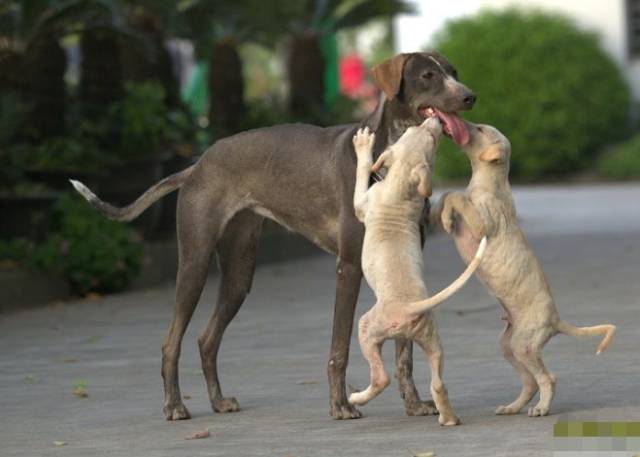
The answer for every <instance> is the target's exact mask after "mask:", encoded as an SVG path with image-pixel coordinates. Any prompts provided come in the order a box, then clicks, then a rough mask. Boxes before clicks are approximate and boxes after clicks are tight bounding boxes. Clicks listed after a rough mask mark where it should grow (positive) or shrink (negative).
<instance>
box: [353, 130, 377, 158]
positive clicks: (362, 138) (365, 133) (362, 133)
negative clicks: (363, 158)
mask: <svg viewBox="0 0 640 457" xmlns="http://www.w3.org/2000/svg"><path fill="white" fill-rule="evenodd" d="M375 141H376V134H375V133H373V132H372V131H370V130H369V127H365V128H361V129H358V131H357V132H356V134H355V135H354V136H353V147H354V148H355V150H356V154H358V155H370V154H371V150H372V149H373V143H375Z"/></svg>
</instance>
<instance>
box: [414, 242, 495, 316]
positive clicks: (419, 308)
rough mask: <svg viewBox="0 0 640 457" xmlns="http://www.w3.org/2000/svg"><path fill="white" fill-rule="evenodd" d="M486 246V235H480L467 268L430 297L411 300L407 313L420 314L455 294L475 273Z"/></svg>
mask: <svg viewBox="0 0 640 457" xmlns="http://www.w3.org/2000/svg"><path fill="white" fill-rule="evenodd" d="M486 248H487V237H486V236H484V237H482V241H480V245H479V246H478V250H477V251H476V255H475V257H474V258H473V260H472V261H471V262H470V263H469V265H467V268H466V269H465V270H464V271H463V272H462V274H461V275H460V276H458V278H457V279H456V280H455V281H453V282H452V283H451V284H449V285H448V286H447V287H446V288H444V289H442V290H441V291H440V292H438V293H437V294H435V295H434V296H432V297H429V298H427V299H425V300H420V301H417V302H413V303H410V304H409V309H408V311H409V313H411V314H422V313H424V312H426V311H428V310H430V309H431V308H434V307H436V306H437V305H439V304H440V303H442V302H443V301H445V300H446V299H447V298H449V297H451V296H452V295H453V294H455V293H456V292H457V291H458V290H460V288H462V286H464V284H465V283H466V282H467V281H468V280H469V278H470V277H471V275H473V273H475V271H476V270H477V269H478V266H479V265H480V262H481V261H482V257H483V256H484V251H485V249H486Z"/></svg>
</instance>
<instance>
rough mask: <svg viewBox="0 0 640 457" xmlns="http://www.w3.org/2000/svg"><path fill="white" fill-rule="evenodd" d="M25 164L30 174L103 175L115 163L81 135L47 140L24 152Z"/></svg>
mask: <svg viewBox="0 0 640 457" xmlns="http://www.w3.org/2000/svg"><path fill="white" fill-rule="evenodd" d="M23 160H24V164H25V166H26V167H27V168H28V169H29V170H40V171H66V172H74V171H76V172H77V171H83V172H88V171H94V172H98V171H102V170H104V168H105V167H106V166H109V165H113V164H114V163H115V160H114V159H113V157H111V156H110V155H108V154H105V153H104V152H103V151H101V150H100V149H99V148H98V146H97V145H96V144H95V143H94V142H93V141H91V140H90V139H88V138H83V137H82V136H81V135H69V136H58V137H52V138H49V139H47V140H46V141H44V142H42V143H40V144H39V145H37V146H31V147H27V148H26V150H25V151H24V158H23Z"/></svg>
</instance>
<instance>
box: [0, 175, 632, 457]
mask: <svg viewBox="0 0 640 457" xmlns="http://www.w3.org/2000/svg"><path fill="white" fill-rule="evenodd" d="M516 201H517V203H518V205H519V213H520V217H521V219H522V221H523V224H524V227H525V230H526V231H527V233H528V235H529V238H530V241H531V242H532V245H533V247H534V249H535V250H536V252H537V253H538V255H539V257H540V259H541V261H542V263H543V265H544V267H545V269H546V273H547V275H548V277H549V279H550V282H551V285H552V287H553V289H554V292H555V296H556V299H557V302H558V306H559V309H560V313H561V315H562V317H563V318H564V319H565V320H568V321H570V322H572V323H575V324H579V325H591V324H597V323H601V322H604V321H611V322H613V323H615V324H617V325H618V329H619V331H618V334H617V335H616V338H615V340H614V342H613V344H612V346H611V347H610V348H609V350H608V351H607V352H605V353H604V354H603V355H601V356H597V357H596V356H595V354H594V352H595V347H596V345H597V340H591V339H586V340H577V339H573V338H570V337H565V336H558V337H556V338H554V339H553V340H552V341H551V342H550V343H549V344H548V345H547V346H546V348H545V361H546V363H547V366H548V367H549V368H550V369H551V370H552V371H553V372H554V373H555V374H556V375H557V377H558V384H557V395H556V398H555V400H554V402H553V404H552V411H551V412H552V415H551V416H548V417H544V418H529V417H527V416H526V415H522V414H521V415H518V416H513V417H504V416H500V417H498V416H495V415H494V414H493V410H494V409H495V407H496V406H498V405H500V404H504V403H505V402H508V401H511V400H512V399H513V398H515V396H516V395H517V393H518V392H519V379H518V377H517V376H516V374H515V372H514V370H513V369H512V368H511V367H510V366H509V365H508V364H507V363H506V362H505V361H504V359H503V358H502V356H501V354H500V350H499V347H498V339H499V334H500V331H501V329H502V327H503V322H501V321H500V320H499V317H500V312H499V310H498V308H497V306H496V305H495V301H494V300H493V299H492V298H491V297H489V296H488V294H487V293H486V292H485V291H484V290H483V288H482V287H481V286H480V285H479V284H478V283H477V282H476V281H475V280H472V281H470V284H468V285H467V286H466V287H465V288H464V289H463V290H462V291H461V293H459V294H458V295H456V296H455V297H453V298H452V299H451V300H450V301H449V302H447V303H446V304H444V305H442V307H441V308H439V309H438V310H437V311H436V316H437V319H438V323H439V328H440V333H441V336H442V339H443V345H444V349H445V360H446V370H445V374H444V379H445V382H446V383H447V386H448V388H449V394H450V397H451V400H452V404H453V407H454V409H455V411H456V412H457V414H458V415H459V416H460V417H461V419H462V421H463V425H461V426H459V427H449V428H443V427H440V426H439V425H438V423H437V419H436V418H435V417H407V416H405V415H404V410H403V407H402V402H401V400H400V398H399V395H398V393H397V388H396V386H395V385H394V384H392V386H390V387H389V388H388V389H387V391H386V392H384V393H383V394H382V395H381V396H380V397H379V398H378V399H376V400H375V401H373V402H372V403H371V404H370V405H367V406H366V407H365V408H363V409H362V411H363V413H364V415H365V417H364V418H362V419H360V420H355V421H333V420H331V419H330V418H329V416H328V409H329V408H328V391H327V382H326V374H325V373H326V370H325V366H326V361H327V355H328V349H329V341H330V330H331V317H332V303H333V296H334V283H335V281H334V269H335V268H334V267H335V262H334V259H333V258H331V257H330V256H326V255H321V256H318V257H314V258H311V259H306V260H299V261H295V262H288V263H282V264H274V265H268V266H263V267H260V268H259V270H258V272H257V274H256V280H255V283H254V287H253V291H252V293H251V296H250V297H249V299H248V300H247V302H246V303H245V305H244V306H243V308H242V310H241V312H240V313H239V315H238V316H237V318H236V319H235V321H234V322H233V323H232V324H231V326H230V327H229V329H228V330H227V334H226V337H225V340H224V343H223V345H222V349H221V354H220V358H219V363H220V373H221V381H222V385H223V391H224V393H225V395H234V396H236V397H237V398H238V400H239V402H240V405H241V407H242V411H240V412H238V413H234V414H214V413H213V412H212V411H211V410H210V408H209V404H208V400H207V396H206V391H205V385H204V379H203V376H202V373H201V370H200V362H199V356H198V351H197V344H196V341H195V340H196V337H197V334H198V332H199V330H200V329H201V328H203V327H204V325H205V323H206V320H207V318H208V316H209V313H210V312H211V309H212V304H213V302H214V299H215V294H216V286H217V283H218V280H217V277H214V278H211V279H210V280H209V283H208V285H207V288H206V290H205V293H204V296H203V299H202V301H201V303H200V306H199V308H198V309H197V310H196V314H195V316H194V319H193V321H192V323H191V325H190V327H189V330H188V331H187V334H186V336H185V340H184V344H183V356H182V359H181V372H180V375H181V376H180V380H181V385H182V392H183V394H184V395H186V396H188V397H189V398H188V399H187V400H186V401H185V403H186V405H187V407H188V408H189V409H190V411H191V413H192V415H193V419H192V420H190V421H182V422H165V421H164V419H163V415H162V410H161V409H162V382H161V378H160V346H161V344H162V340H163V337H164V334H165V331H166V329H167V325H168V322H169V318H170V313H171V305H172V296H173V288H172V287H164V288H158V289H153V290H148V291H144V292H135V293H127V294H120V295H113V296H109V297H105V298H101V299H99V300H94V301H86V300H85V301H78V302H73V303H65V304H58V305H52V306H49V307H46V308H42V309H38V310H29V311H24V312H20V313H14V314H9V315H0V348H2V349H0V405H1V406H2V411H3V414H2V416H1V417H0V455H1V456H6V457H9V456H29V457H30V456H50V455H55V456H58V455H60V456H174V455H188V456H280V457H285V456H291V457H298V456H368V457H370V456H390V457H395V456H398V457H406V456H409V455H410V451H413V452H416V453H418V452H426V451H433V452H435V454H436V455H437V456H468V455H479V456H485V455H487V456H489V455H490V456H540V455H551V449H552V428H553V424H554V423H555V422H556V421H557V420H558V419H561V418H563V419H566V418H571V419H580V420H636V421H638V420H640V356H639V353H638V347H639V344H638V343H639V341H640V281H639V279H640V277H639V273H638V271H639V268H638V267H639V266H640V207H639V205H638V202H639V201H640V185H619V186H606V187H605V186H590V187H570V188H565V187H542V188H531V187H526V188H518V189H517V190H516ZM426 259H427V260H426V264H427V267H426V270H427V271H426V280H427V285H428V286H429V288H430V289H431V290H432V291H436V290H439V289H440V288H442V287H443V286H445V285H446V284H447V283H448V282H449V281H451V280H452V279H453V278H455V277H456V276H457V275H458V274H459V272H460V271H461V269H462V263H461V262H460V261H459V259H458V256H457V254H456V252H455V248H454V246H453V243H452V242H451V241H450V240H449V239H448V238H447V237H445V236H442V235H438V236H434V237H432V238H430V239H429V240H428V244H427V248H426ZM372 300H373V298H372V294H371V292H370V291H369V290H368V288H367V287H365V288H364V290H363V293H362V294H361V299H360V302H359V305H358V315H360V314H362V313H363V312H365V311H366V310H367V309H368V307H369V306H370V305H371V304H372ZM353 343H354V344H352V350H351V362H350V366H349V371H348V382H349V383H351V384H353V385H355V386H358V387H364V386H366V384H367V381H368V373H367V369H366V366H365V362H364V360H363V358H362V356H361V354H360V351H359V348H358V347H357V343H356V342H355V339H354V340H353ZM384 354H385V360H386V364H387V367H388V369H389V370H391V369H392V367H393V345H392V344H390V343H389V344H387V345H386V346H385V348H384ZM415 359H416V373H415V378H416V382H417V384H418V387H419V389H420V390H421V392H423V395H426V393H427V392H428V388H427V386H428V379H429V377H428V372H427V368H426V363H425V362H424V357H423V355H422V354H421V353H420V352H419V351H416V352H415ZM78 384H86V391H87V393H88V397H87V398H78V397H76V396H75V395H73V393H72V390H73V389H74V386H75V385H78ZM205 428H209V430H210V433H211V436H210V437H209V438H207V439H202V440H195V441H186V440H185V439H184V437H185V436H186V435H187V434H189V433H191V432H195V431H198V430H202V429H205ZM54 441H63V442H66V443H67V444H66V445H64V446H59V447H58V446H55V445H54Z"/></svg>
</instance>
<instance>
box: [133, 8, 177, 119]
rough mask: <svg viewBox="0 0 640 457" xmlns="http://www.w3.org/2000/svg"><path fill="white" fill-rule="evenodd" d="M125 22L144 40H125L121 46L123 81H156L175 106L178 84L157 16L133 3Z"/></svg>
mask: <svg viewBox="0 0 640 457" xmlns="http://www.w3.org/2000/svg"><path fill="white" fill-rule="evenodd" d="M129 23H130V25H131V27H132V28H133V29H135V30H136V32H138V33H139V34H140V35H141V36H143V37H144V42H141V43H136V44H135V45H129V44H125V45H124V46H123V47H122V49H121V53H122V62H123V70H124V79H125V81H135V82H143V81H149V80H153V81H157V82H159V83H160V84H161V85H162V87H163V89H164V91H165V101H166V103H167V106H168V107H170V108H177V107H178V106H180V88H179V86H178V81H177V79H176V77H175V75H174V73H173V62H172V60H171V54H170V53H169V50H168V49H167V47H166V46H165V40H164V34H163V32H162V27H161V24H160V21H159V19H158V18H157V17H156V15H154V14H153V13H152V12H151V11H149V10H147V9H144V8H142V7H137V8H135V9H134V10H133V11H132V12H131V13H130V15H129Z"/></svg>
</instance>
